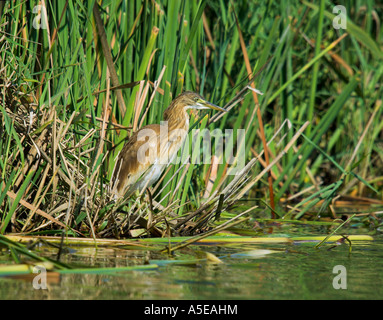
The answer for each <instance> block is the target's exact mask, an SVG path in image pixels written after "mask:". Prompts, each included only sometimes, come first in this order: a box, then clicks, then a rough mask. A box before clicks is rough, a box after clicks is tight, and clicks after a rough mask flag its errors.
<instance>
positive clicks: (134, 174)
mask: <svg viewBox="0 0 383 320" xmlns="http://www.w3.org/2000/svg"><path fill="white" fill-rule="evenodd" d="M190 108H192V109H215V110H220V111H224V112H226V110H225V109H223V108H220V107H218V106H216V105H214V104H212V103H210V102H207V101H206V100H204V99H203V98H202V97H201V96H200V95H199V94H197V93H194V92H190V91H186V92H184V93H182V94H180V95H179V96H178V97H176V98H175V99H174V100H173V101H172V102H171V104H170V106H169V107H168V108H167V109H166V110H165V112H164V121H165V122H163V123H161V124H151V125H147V126H145V127H143V128H141V129H140V130H138V131H136V132H135V133H134V134H133V135H132V136H131V138H130V139H129V140H128V141H127V142H126V144H125V145H124V147H123V148H122V150H121V152H120V153H119V156H118V158H117V161H116V164H115V168H114V172H113V176H112V180H111V182H112V192H114V193H115V194H117V195H118V196H124V195H127V196H129V195H131V194H132V193H133V192H134V191H135V190H142V189H143V188H147V187H150V186H151V185H152V184H153V183H155V182H156V181H157V180H158V178H159V177H160V176H161V174H162V172H163V171H164V169H165V168H166V166H168V165H169V163H170V162H171V161H172V158H173V157H175V156H176V154H177V152H178V150H179V149H180V148H181V146H182V144H183V142H184V141H185V138H186V136H187V133H188V130H189V115H188V113H187V109H190Z"/></svg>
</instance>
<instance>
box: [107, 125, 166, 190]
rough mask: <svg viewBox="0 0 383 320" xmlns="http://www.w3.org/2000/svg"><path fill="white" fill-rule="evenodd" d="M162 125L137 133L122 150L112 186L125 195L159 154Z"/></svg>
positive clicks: (147, 127) (146, 127)
mask: <svg viewBox="0 0 383 320" xmlns="http://www.w3.org/2000/svg"><path fill="white" fill-rule="evenodd" d="M159 133H160V125H158V124H153V125H148V126H145V127H143V128H142V129H140V130H138V131H136V132H135V133H134V134H133V135H132V136H131V137H130V139H129V140H128V141H127V142H126V143H125V145H124V147H123V148H122V150H121V152H120V154H119V156H118V159H117V161H116V163H115V168H114V172H113V176H112V186H116V189H117V190H116V191H117V193H118V194H120V195H123V193H124V190H126V187H129V186H131V185H133V184H134V183H135V182H136V181H137V180H138V179H139V178H140V177H142V176H143V174H145V172H146V171H147V170H148V169H149V168H150V166H151V164H152V163H153V161H154V160H155V157H156V156H157V154H158V152H159V147H158V142H157V140H158V136H159Z"/></svg>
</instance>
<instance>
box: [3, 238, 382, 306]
mask: <svg viewBox="0 0 383 320" xmlns="http://www.w3.org/2000/svg"><path fill="white" fill-rule="evenodd" d="M313 247H314V244H313V243H300V244H289V245H286V244H284V245H282V244H279V245H270V244H268V245H250V244H249V245H243V244H242V245H239V246H238V245H237V246H207V245H205V246H191V247H189V248H187V249H184V250H182V251H180V252H179V253H177V255H178V258H182V257H183V256H184V255H188V256H195V253H196V251H207V252H211V253H213V254H215V255H216V256H217V257H220V258H221V260H222V261H223V262H224V263H222V264H211V263H207V262H204V261H202V262H200V263H194V264H193V263H192V264H186V265H175V264H167V265H166V264H165V265H160V266H159V267H158V268H156V269H154V270H145V271H127V272H120V273H115V274H104V275H97V274H62V275H59V276H58V277H57V278H55V279H53V280H51V281H49V284H48V289H46V290H41V289H40V290H36V289H34V288H33V286H32V283H31V280H20V279H10V278H4V277H3V278H0V298H1V299H382V298H383V259H382V258H383V241H382V240H379V239H378V240H375V241H373V242H360V243H358V244H354V246H353V250H352V254H351V255H350V254H349V252H348V250H349V247H348V245H347V244H343V245H340V246H337V247H335V248H333V249H332V250H328V249H329V246H326V247H323V248H321V249H319V250H315V249H314V248H313ZM73 249H74V251H72V252H71V253H66V254H65V255H64V257H63V261H64V262H67V263H72V264H73V263H81V264H84V265H91V266H102V267H106V266H108V267H123V266H129V265H134V264H144V263H149V262H150V261H152V260H158V259H166V257H164V255H160V254H158V253H156V252H153V251H145V250H138V251H134V250H123V249H110V248H98V250H96V249H94V248H73ZM258 249H267V250H273V251H274V253H271V254H265V255H248V254H247V252H250V251H251V252H258V251H254V250H258ZM8 258H9V257H8ZM8 258H7V253H6V252H2V253H1V255H0V260H1V261H0V263H3V262H4V261H6V260H7V259H8ZM336 265H343V266H344V267H345V268H346V270H347V289H345V290H343V289H338V290H336V289H334V288H333V279H334V277H335V276H336V274H334V273H333V268H334V266H336Z"/></svg>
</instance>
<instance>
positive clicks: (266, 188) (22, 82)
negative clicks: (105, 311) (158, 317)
mask: <svg viewBox="0 0 383 320" xmlns="http://www.w3.org/2000/svg"><path fill="white" fill-rule="evenodd" d="M39 5H41V6H40V7H38V6H39ZM333 6H334V4H332V3H331V2H329V1H327V2H326V1H321V2H320V4H319V5H316V4H312V3H309V2H306V1H303V2H296V1H283V2H282V3H279V2H275V1H269V2H267V3H266V2H265V3H263V2H261V3H257V2H255V1H240V2H235V3H234V2H226V1H221V0H215V1H204V0H201V1H175V0H173V1H172V0H168V1H165V0H164V1H158V0H157V1H154V0H151V1H150V0H140V1H133V0H118V1H102V2H100V3H99V4H98V5H97V4H96V2H95V1H42V2H40V1H36V0H32V1H16V2H11V1H10V2H1V5H0V10H1V12H2V15H1V22H0V23H1V24H0V37H1V41H0V44H1V52H0V72H1V77H0V78H1V80H0V81H1V82H0V85H1V94H0V102H1V103H0V111H1V112H0V118H1V123H2V126H1V127H0V136H1V139H0V186H1V187H0V219H1V229H0V232H1V233H7V232H30V233H48V234H54V233H56V232H59V231H60V232H61V230H63V229H65V230H66V231H67V232H68V233H69V234H73V235H86V236H93V237H106V236H115V237H119V236H133V235H137V233H133V232H132V231H131V230H134V228H133V227H134V226H136V225H137V224H138V225H139V226H140V228H141V229H143V230H147V232H149V234H152V235H161V234H162V235H165V234H167V232H168V231H169V230H171V231H172V232H174V233H180V234H182V233H185V232H186V233H187V232H189V231H187V230H192V231H190V233H195V232H200V231H203V230H205V227H206V226H207V225H209V224H210V222H211V221H213V220H214V218H215V217H218V216H219V214H220V212H228V211H231V209H232V208H233V206H236V205H238V204H240V203H243V200H246V199H248V200H251V201H254V199H255V200H262V201H263V202H260V203H266V204H270V198H271V196H272V195H274V196H275V198H276V199H275V200H276V203H278V204H288V202H286V199H288V198H289V197H292V196H294V195H295V194H298V193H299V194H300V196H299V197H298V198H296V199H299V201H298V202H297V203H295V204H294V205H293V206H291V207H290V211H288V210H287V211H286V210H284V209H282V207H281V206H277V207H276V209H275V214H276V215H277V216H279V217H282V216H285V215H286V216H291V215H293V216H294V217H295V218H302V217H307V218H310V217H311V218H315V217H316V215H315V214H313V213H312V209H313V206H314V205H318V204H322V207H321V214H322V215H323V213H324V212H325V211H326V209H327V208H328V207H329V206H331V204H332V203H333V200H334V199H337V198H338V197H339V196H342V195H348V196H350V195H351V196H353V197H354V199H360V197H363V198H373V199H374V200H373V201H371V202H376V203H380V204H381V203H382V201H383V194H382V189H383V188H382V185H383V184H382V181H383V170H382V168H383V152H382V150H383V148H382V141H383V140H382V139H383V133H382V128H383V121H382V118H383V115H382V112H383V111H382V108H381V103H382V100H381V99H382V90H383V89H382V86H381V85H380V84H381V81H382V75H383V67H382V65H383V64H382V58H383V56H382V53H381V48H382V40H383V36H382V26H381V25H382V24H381V21H380V17H381V16H382V11H383V8H382V7H381V6H380V4H379V2H377V1H372V0H371V1H368V2H367V4H366V5H361V4H360V3H359V2H357V1H351V2H348V6H346V7H347V29H346V30H342V29H339V30H336V29H334V28H333V25H332V22H333V19H334V17H335V14H333V13H332V9H333ZM38 8H40V9H43V11H41V14H39V12H38V11H35V10H36V9H38ZM44 8H45V9H46V13H47V15H45V11H44ZM236 15H237V17H238V25H237V24H236V18H235V16H236ZM36 23H37V24H39V25H40V27H36V26H37V24H36ZM241 41H243V43H244V44H245V47H246V48H245V49H246V50H244V48H243V46H242V47H241V45H240V42H241ZM245 52H246V53H247V56H248V59H247V58H246V54H245V55H244V53H245ZM246 59H247V60H248V61H246ZM245 62H246V63H245ZM249 67H250V69H251V70H252V74H253V75H255V74H258V75H257V77H256V78H255V79H254V86H255V87H256V88H258V89H260V90H261V91H262V92H264V95H263V96H258V99H259V108H260V109H259V111H260V114H261V115H262V121H263V123H264V135H265V139H266V141H269V143H268V147H267V148H268V150H267V154H268V155H269V157H270V159H269V164H268V162H267V161H264V160H263V159H264V147H263V144H262V136H263V135H262V131H263V130H260V127H259V121H257V109H256V108H257V106H258V105H257V104H256V103H255V101H254V97H253V96H252V94H248V95H243V96H242V97H241V100H240V101H239V103H236V104H235V105H234V106H232V107H231V108H230V112H228V113H227V114H225V115H223V116H222V117H221V116H220V117H216V116H215V117H212V116H213V114H208V115H207V116H208V117H209V118H207V117H205V114H199V115H193V116H192V120H191V121H192V123H191V127H192V128H194V129H195V128H199V129H200V130H202V129H204V128H208V129H210V130H213V129H214V128H220V129H222V130H224V129H234V132H236V130H237V129H245V130H246V136H245V144H244V149H243V151H242V152H243V153H242V154H243V155H244V156H245V159H246V163H247V166H246V167H245V168H244V169H243V170H242V171H241V172H240V174H239V175H237V176H234V175H228V174H227V173H228V170H230V164H229V163H228V159H223V163H221V164H217V163H216V162H214V161H213V163H212V164H195V163H180V164H177V165H172V166H169V167H168V169H167V170H166V173H165V174H164V175H163V177H162V179H161V180H160V182H159V184H158V186H155V187H154V202H153V204H154V211H155V214H154V215H153V213H152V211H151V210H150V205H149V203H148V201H146V200H145V197H144V196H143V197H141V198H140V199H139V200H138V201H136V200H135V199H124V200H122V201H120V202H118V203H115V202H114V200H113V199H112V197H111V196H109V195H108V193H107V190H106V188H107V185H108V182H109V179H110V177H111V174H112V171H113V167H114V161H115V157H116V155H117V154H118V152H119V151H120V150H121V149H122V146H123V143H124V141H125V140H126V139H127V138H128V137H129V136H130V134H131V133H132V132H133V131H135V130H137V129H139V128H140V127H142V126H144V125H146V124H151V123H159V122H160V121H161V120H162V114H163V111H164V110H165V109H166V107H167V106H168V105H169V104H170V102H171V100H172V99H173V98H174V97H175V96H177V95H178V94H179V93H181V92H182V91H185V90H192V91H196V92H199V93H201V94H203V95H204V96H205V98H207V99H208V100H210V101H212V102H214V103H216V104H219V105H221V106H225V105H226V104H228V103H229V102H231V101H232V100H233V99H234V98H235V97H236V95H237V94H238V92H240V90H241V89H243V88H244V87H245V86H247V85H248V81H249V80H248V79H249V78H248V76H249ZM250 77H251V75H250ZM237 102H238V101H237ZM209 119H210V120H213V121H210V120H209ZM306 121H308V122H306ZM200 132H201V131H200ZM197 133H198V132H197ZM275 134H276V135H275ZM274 135H275V137H274ZM195 138H196V137H193V131H192V130H191V131H190V135H189V141H190V142H191V143H189V150H184V151H183V152H185V153H186V154H189V155H190V156H191V157H197V156H198V157H199V156H200V154H193V153H192V151H193V150H196V148H195V145H194V146H193V143H192V142H193V141H197V140H198V139H197V140H196V139H195ZM233 139H234V140H233V141H234V142H235V141H236V140H235V137H233ZM215 143H217V141H215V140H213V146H212V149H213V150H214V144H215ZM235 150H241V146H240V145H235ZM268 172H269V174H270V177H271V182H272V187H271V188H270V185H269V184H268V182H267V173H268ZM260 173H262V175H260ZM265 174H266V175H265ZM302 191H304V192H302ZM357 197H359V198H357ZM251 205H253V204H251ZM246 208H248V207H246ZM267 211H268V212H269V213H268V214H271V212H270V211H269V207H268V206H267ZM121 212H125V214H121ZM333 214H334V216H336V212H333ZM140 234H142V233H140Z"/></svg>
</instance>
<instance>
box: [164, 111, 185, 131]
mask: <svg viewBox="0 0 383 320" xmlns="http://www.w3.org/2000/svg"><path fill="white" fill-rule="evenodd" d="M177 111H178V110H177ZM165 120H166V121H168V128H169V131H172V130H176V129H181V130H185V131H186V132H187V131H188V130H189V114H188V113H187V112H186V109H185V108H182V109H181V110H179V111H178V112H172V113H169V114H167V115H166V116H165Z"/></svg>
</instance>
